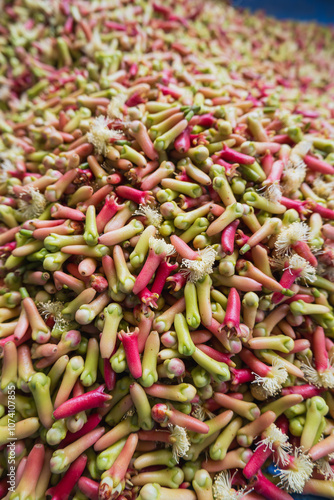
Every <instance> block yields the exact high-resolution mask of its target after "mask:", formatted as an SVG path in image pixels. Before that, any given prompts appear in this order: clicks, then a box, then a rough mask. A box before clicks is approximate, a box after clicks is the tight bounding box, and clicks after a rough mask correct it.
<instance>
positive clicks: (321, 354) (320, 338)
mask: <svg viewBox="0 0 334 500" xmlns="http://www.w3.org/2000/svg"><path fill="white" fill-rule="evenodd" d="M312 351H313V355H314V364H315V367H316V370H317V371H318V372H320V373H321V372H324V371H325V370H327V368H328V366H329V359H328V352H327V349H326V337H325V332H324V329H323V328H322V327H321V326H317V328H316V329H315V332H314V333H313V335H312Z"/></svg>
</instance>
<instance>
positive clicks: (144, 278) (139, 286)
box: [132, 248, 166, 295]
mask: <svg viewBox="0 0 334 500" xmlns="http://www.w3.org/2000/svg"><path fill="white" fill-rule="evenodd" d="M165 256H166V254H165V252H162V253H160V254H156V253H155V250H154V249H153V248H150V250H149V253H148V257H147V259H146V261H145V264H144V265H143V267H142V269H141V271H140V273H139V274H138V276H137V279H136V282H135V284H134V287H133V290H132V291H133V293H134V294H135V295H137V293H139V292H141V291H142V290H143V289H144V288H145V287H146V286H147V285H148V284H149V282H150V280H151V278H152V276H153V274H154V273H155V271H156V270H157V268H158V267H159V265H160V263H161V262H162V261H163V259H164V258H165Z"/></svg>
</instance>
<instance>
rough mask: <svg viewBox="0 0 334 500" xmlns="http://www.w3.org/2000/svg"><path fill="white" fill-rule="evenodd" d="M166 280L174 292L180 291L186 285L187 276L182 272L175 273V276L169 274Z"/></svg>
mask: <svg viewBox="0 0 334 500" xmlns="http://www.w3.org/2000/svg"><path fill="white" fill-rule="evenodd" d="M166 281H167V283H168V287H169V288H170V289H172V291H173V292H178V291H179V290H181V288H183V287H184V286H185V284H186V282H187V278H186V277H185V276H184V275H183V274H181V273H175V274H173V276H169V277H168V278H167V280H166Z"/></svg>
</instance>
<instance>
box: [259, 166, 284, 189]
mask: <svg viewBox="0 0 334 500" xmlns="http://www.w3.org/2000/svg"><path fill="white" fill-rule="evenodd" d="M283 170H284V162H283V161H282V160H277V161H275V162H274V163H273V165H272V168H271V170H270V174H269V175H268V177H267V179H266V180H265V181H264V183H263V184H265V185H266V184H273V183H274V182H279V181H280V180H281V177H282V174H283Z"/></svg>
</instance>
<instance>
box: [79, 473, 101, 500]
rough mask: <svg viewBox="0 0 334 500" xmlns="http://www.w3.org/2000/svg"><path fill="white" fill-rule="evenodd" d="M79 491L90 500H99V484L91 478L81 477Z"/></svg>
mask: <svg viewBox="0 0 334 500" xmlns="http://www.w3.org/2000/svg"><path fill="white" fill-rule="evenodd" d="M78 486H79V490H80V491H81V492H82V493H83V494H84V495H86V497H87V498H89V499H90V500H99V483H97V482H96V481H93V479H90V478H89V477H85V476H81V478H80V479H79V482H78Z"/></svg>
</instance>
